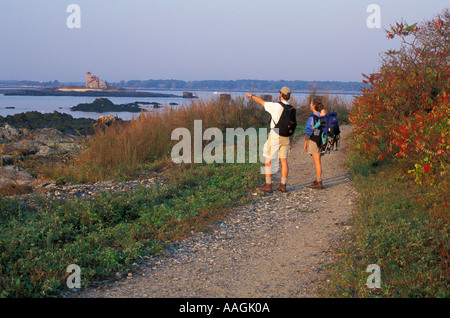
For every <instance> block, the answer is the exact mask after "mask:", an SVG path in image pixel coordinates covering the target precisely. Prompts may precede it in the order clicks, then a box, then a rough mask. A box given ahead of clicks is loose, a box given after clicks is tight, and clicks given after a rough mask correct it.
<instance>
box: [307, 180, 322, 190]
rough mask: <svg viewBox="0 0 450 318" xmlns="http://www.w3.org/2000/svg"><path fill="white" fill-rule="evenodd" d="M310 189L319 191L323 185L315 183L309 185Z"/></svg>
mask: <svg viewBox="0 0 450 318" xmlns="http://www.w3.org/2000/svg"><path fill="white" fill-rule="evenodd" d="M310 188H311V189H317V190H321V189H323V184H322V181H316V183H315V184H314V183H313V184H311V186H310Z"/></svg>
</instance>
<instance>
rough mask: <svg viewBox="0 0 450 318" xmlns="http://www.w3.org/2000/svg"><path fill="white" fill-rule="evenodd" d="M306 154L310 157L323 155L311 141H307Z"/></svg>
mask: <svg viewBox="0 0 450 318" xmlns="http://www.w3.org/2000/svg"><path fill="white" fill-rule="evenodd" d="M308 154H310V155H318V154H320V155H321V156H323V153H320V150H319V147H318V146H317V143H316V142H314V141H312V140H311V139H310V140H308Z"/></svg>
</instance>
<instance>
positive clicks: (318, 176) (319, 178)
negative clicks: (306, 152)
mask: <svg viewBox="0 0 450 318" xmlns="http://www.w3.org/2000/svg"><path fill="white" fill-rule="evenodd" d="M312 157H313V160H314V166H315V168H316V181H322V162H321V155H320V154H313V155H312Z"/></svg>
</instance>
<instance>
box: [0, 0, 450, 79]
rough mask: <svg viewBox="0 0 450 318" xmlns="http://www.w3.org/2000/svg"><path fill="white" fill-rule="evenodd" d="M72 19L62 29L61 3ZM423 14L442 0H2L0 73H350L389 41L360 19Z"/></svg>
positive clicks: (369, 66) (372, 64)
mask: <svg viewBox="0 0 450 318" xmlns="http://www.w3.org/2000/svg"><path fill="white" fill-rule="evenodd" d="M72 3H73V4H78V5H79V6H80V8H81V28H80V29H69V28H68V27H67V26H66V20H67V18H68V16H69V13H67V12H66V8H67V6H68V5H69V4H72ZM372 3H373V4H377V5H379V6H380V8H381V25H382V28H388V27H389V25H391V24H393V23H395V22H396V21H400V20H401V19H404V20H406V21H408V22H411V23H412V22H416V21H423V20H424V19H430V18H432V17H433V16H434V15H435V14H437V13H440V12H442V10H443V9H445V8H447V7H449V6H448V0H445V1H444V0H433V1H423V0H420V1H419V0H409V1H406V0H390V1H387V0H369V1H366V0H316V1H312V0H310V1H301V0H276V1H275V0H128V1H125V0H90V1H88V0H68V1H67V0H2V4H1V11H0V45H1V49H0V80H7V79H15V80H43V81H50V80H59V81H84V76H85V73H86V71H91V72H92V73H93V74H95V75H98V76H100V77H101V78H102V79H104V80H106V81H109V82H115V81H120V80H125V81H127V80H132V79H141V80H145V79H181V80H204V79H217V80H237V79H261V80H308V81H326V80H329V81H360V80H361V79H362V77H361V74H362V73H366V74H368V73H371V72H373V71H375V70H377V69H378V67H379V60H380V59H379V54H380V53H381V52H384V51H386V50H388V49H389V48H393V47H396V46H397V45H398V43H397V42H396V41H392V40H387V39H386V36H385V32H384V31H383V29H370V28H368V27H367V24H366V21H367V18H368V17H369V15H370V13H367V12H366V10H367V7H368V5H369V4H372Z"/></svg>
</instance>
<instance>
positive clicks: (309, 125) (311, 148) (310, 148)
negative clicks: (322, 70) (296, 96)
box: [303, 98, 324, 189]
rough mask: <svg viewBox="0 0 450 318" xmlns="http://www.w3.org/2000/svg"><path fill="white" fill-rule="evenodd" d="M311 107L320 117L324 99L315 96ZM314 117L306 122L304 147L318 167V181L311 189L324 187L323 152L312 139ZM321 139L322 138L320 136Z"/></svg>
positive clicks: (316, 167)
mask: <svg viewBox="0 0 450 318" xmlns="http://www.w3.org/2000/svg"><path fill="white" fill-rule="evenodd" d="M310 107H311V111H312V112H313V114H314V115H316V116H317V117H319V116H320V115H321V112H322V111H323V110H324V107H323V104H322V101H321V100H320V98H314V99H313V101H312V102H311V104H310ZM314 130H315V129H314V118H313V116H310V117H309V118H308V121H307V122H306V127H305V134H306V136H305V145H304V147H303V150H304V151H305V152H308V153H309V154H310V155H311V156H312V158H313V161H314V166H315V169H316V181H314V182H313V183H312V184H311V186H310V188H311V189H323V184H322V162H321V159H322V156H323V153H320V150H319V147H320V145H318V144H317V143H316V142H315V141H313V140H311V136H313V134H314ZM319 139H320V138H319Z"/></svg>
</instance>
